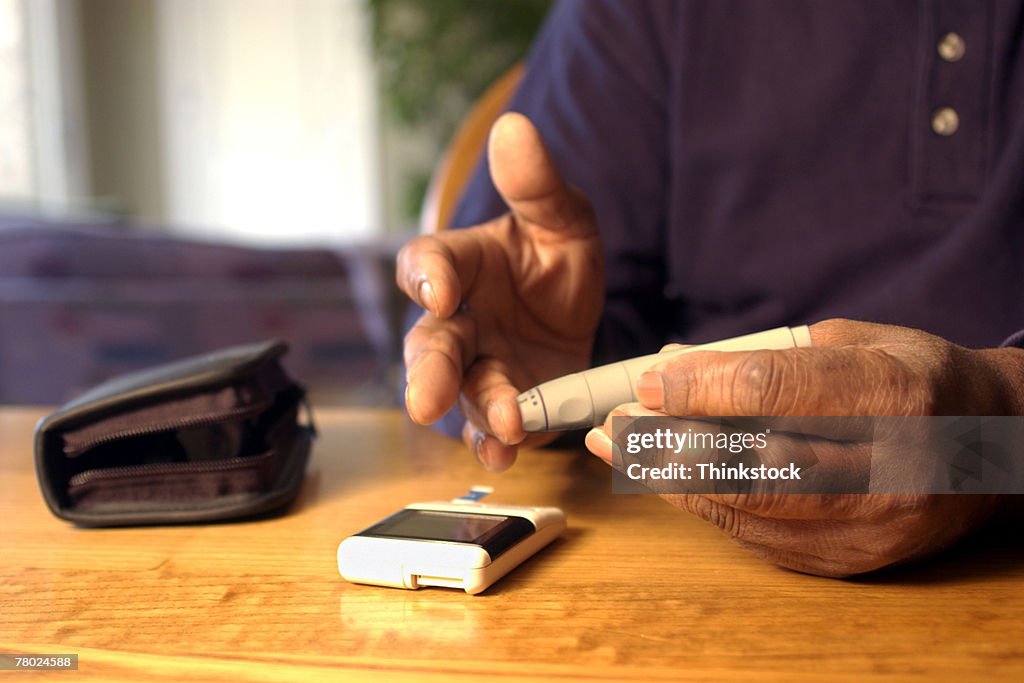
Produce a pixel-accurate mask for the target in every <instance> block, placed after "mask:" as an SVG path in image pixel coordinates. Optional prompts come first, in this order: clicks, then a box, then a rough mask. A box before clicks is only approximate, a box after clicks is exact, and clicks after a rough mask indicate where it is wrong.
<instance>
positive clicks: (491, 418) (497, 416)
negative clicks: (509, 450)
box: [487, 401, 508, 446]
mask: <svg viewBox="0 0 1024 683" xmlns="http://www.w3.org/2000/svg"><path fill="white" fill-rule="evenodd" d="M487 422H488V424H490V426H491V431H493V432H494V435H495V436H496V437H498V438H499V439H501V442H502V443H503V444H505V445H506V446H507V445H508V425H507V424H506V423H505V411H503V410H502V409H501V404H499V403H498V402H497V401H491V402H490V403H489V404H488V405H487Z"/></svg>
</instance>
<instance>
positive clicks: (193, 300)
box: [0, 216, 401, 405]
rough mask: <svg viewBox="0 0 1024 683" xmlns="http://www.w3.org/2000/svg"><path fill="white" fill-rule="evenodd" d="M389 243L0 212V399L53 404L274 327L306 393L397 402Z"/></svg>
mask: <svg viewBox="0 0 1024 683" xmlns="http://www.w3.org/2000/svg"><path fill="white" fill-rule="evenodd" d="M396 249H397V245H396V244H392V243H388V242H381V243H377V244H367V245H361V246H358V247H351V248H344V249H315V248H295V249H280V248H274V249H265V248H250V247H242V246H236V245H226V244H216V243H210V242H201V241H192V240H186V239H179V238H173V237H166V236H162V235H154V234H153V233H152V231H148V230H146V231H143V230H141V229H139V228H137V227H133V226H131V225H126V224H124V223H120V222H103V221H94V222H50V221H45V220H40V219H38V218H22V217H17V216H3V217H0V402H2V403H5V404H48V405H53V404H56V403H60V402H63V401H65V400H67V399H68V398H70V397H72V396H74V395H75V394H76V393H78V392H80V391H82V390H83V389H85V388H87V387H89V386H91V385H92V384H95V383H97V382H99V381H102V380H104V379H106V378H108V377H111V376H113V375H116V374H119V373H123V372H126V371H130V370H134V369H137V368H141V367H145V366H149V365H153V364H156V363H161V362H164V361H168V360H172V359H176V358H181V357H185V356H188V355H192V354H196V353H202V352H206V351H210V350H214V349H217V348H221V347H224V346H229V345H232V344H236V343H243V342H249V341H256V340H262V339H269V338H280V339H284V340H286V341H288V342H289V343H290V345H291V351H290V353H289V354H288V357H287V359H286V362H287V366H288V368H289V370H290V371H291V372H292V373H293V375H294V376H295V377H296V378H298V379H299V380H300V381H302V382H303V383H304V384H306V386H307V387H308V388H309V389H310V391H311V395H312V396H313V399H314V401H315V402H321V403H333V404H347V405H391V404H394V403H395V400H396V397H397V391H396V389H395V384H394V380H395V377H396V375H397V373H398V354H399V347H400V342H399V339H398V328H399V323H398V321H399V318H400V312H399V309H400V308H401V304H400V303H399V298H398V296H397V292H395V287H394V285H393V270H392V268H393V265H392V264H393V260H394V253H395V251H396Z"/></svg>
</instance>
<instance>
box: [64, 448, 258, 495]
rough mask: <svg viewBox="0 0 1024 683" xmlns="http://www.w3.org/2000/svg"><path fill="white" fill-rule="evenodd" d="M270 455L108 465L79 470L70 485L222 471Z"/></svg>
mask: <svg viewBox="0 0 1024 683" xmlns="http://www.w3.org/2000/svg"><path fill="white" fill-rule="evenodd" d="M266 455H268V453H260V454H259V455H254V456H249V457H247V458H239V457H235V458H230V459H228V460H210V461H206V462H157V463H150V464H148V465H126V466H122V467H106V468H99V469H94V470H86V471H84V472H79V473H78V474H76V475H74V476H72V477H71V478H70V479H68V486H69V487H74V486H82V485H84V484H88V483H89V482H92V481H96V480H103V479H117V478H119V477H123V476H128V475H130V476H133V477H135V476H138V475H139V474H199V473H206V472H220V471H224V470H231V469H240V467H241V466H243V465H244V466H249V465H251V464H253V463H254V462H255V461H256V460H257V459H259V458H261V457H264V456H266Z"/></svg>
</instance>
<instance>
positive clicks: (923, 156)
mask: <svg viewBox="0 0 1024 683" xmlns="http://www.w3.org/2000/svg"><path fill="white" fill-rule="evenodd" d="M992 14H993V12H992V5H991V2H988V1H979V0H974V1H968V2H956V1H948V0H947V1H944V0H920V36H921V38H920V42H919V50H921V57H920V58H921V62H920V63H921V72H920V77H919V81H918V86H917V88H916V92H915V106H914V108H913V115H912V121H911V189H912V193H913V203H914V204H915V205H918V206H921V205H927V204H931V203H936V202H948V201H971V200H973V199H976V198H977V197H978V196H979V194H980V192H981V188H982V186H983V183H984V180H985V175H986V163H987V159H988V149H987V147H988V139H989V130H990V127H991V122H990V120H989V111H990V107H989V104H990V103H989V101H988V100H989V96H990V92H991V87H990V80H991V79H990V73H991V66H990V65H991V55H990V48H989V46H990V45H991V40H990V35H989V34H990V31H991V28H992V27H991V21H992Z"/></svg>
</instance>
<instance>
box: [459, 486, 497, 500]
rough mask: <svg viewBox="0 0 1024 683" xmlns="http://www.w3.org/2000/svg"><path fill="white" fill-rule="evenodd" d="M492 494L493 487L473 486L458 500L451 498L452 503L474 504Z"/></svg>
mask: <svg viewBox="0 0 1024 683" xmlns="http://www.w3.org/2000/svg"><path fill="white" fill-rule="evenodd" d="M491 493H494V487H493V486H474V487H473V488H471V489H469V490H468V491H466V493H465V494H464V495H461V496H459V497H458V498H453V499H452V502H453V503H475V502H477V501H479V500H480V499H481V498H483V497H484V496H487V495H489V494H491Z"/></svg>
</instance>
